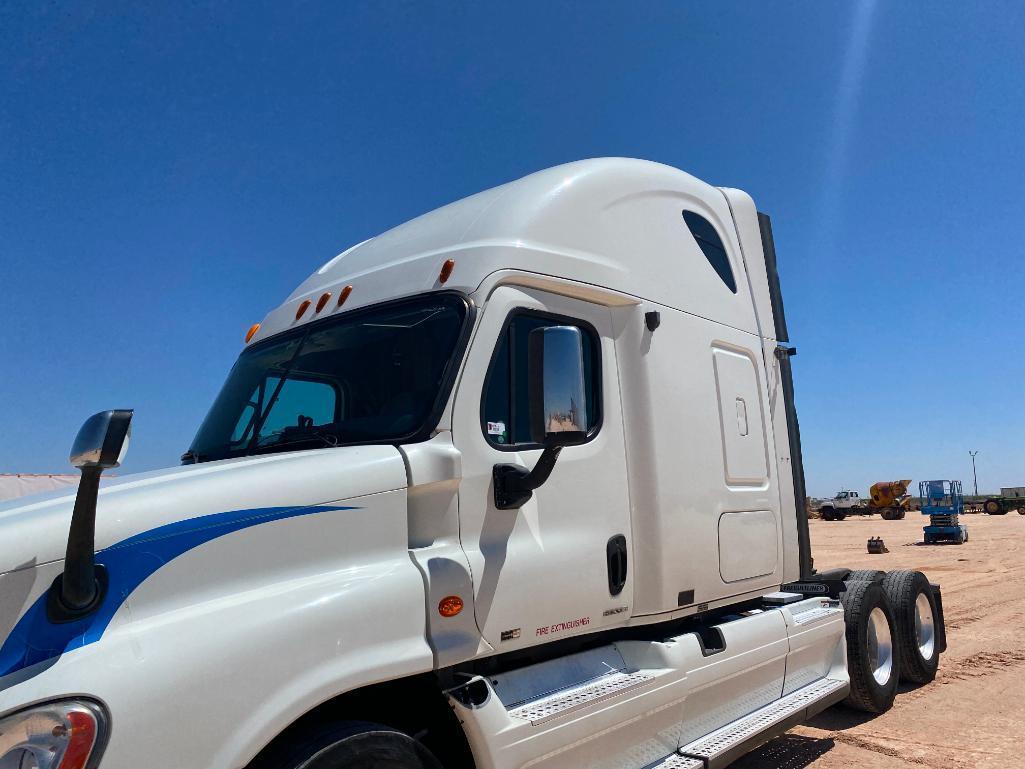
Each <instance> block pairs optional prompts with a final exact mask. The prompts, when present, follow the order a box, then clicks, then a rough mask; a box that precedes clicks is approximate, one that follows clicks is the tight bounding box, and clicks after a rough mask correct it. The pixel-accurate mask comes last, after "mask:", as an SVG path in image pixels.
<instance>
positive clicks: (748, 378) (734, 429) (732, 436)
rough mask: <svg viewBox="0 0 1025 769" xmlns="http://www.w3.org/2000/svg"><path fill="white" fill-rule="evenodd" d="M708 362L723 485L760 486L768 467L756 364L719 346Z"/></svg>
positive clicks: (749, 356) (740, 352)
mask: <svg viewBox="0 0 1025 769" xmlns="http://www.w3.org/2000/svg"><path fill="white" fill-rule="evenodd" d="M712 360H713V363H714V366H715V389H716V393H717V395H718V397H719V429H720V435H721V436H722V447H723V459H724V464H725V473H726V474H725V478H726V484H727V485H729V486H748V485H762V484H764V483H765V482H766V481H767V480H768V474H769V468H768V464H767V457H766V446H765V430H764V429H763V427H762V425H763V424H764V414H763V411H762V397H761V388H760V386H759V376H758V363H757V362H756V360H755V358H754V356H753V354H752V353H751V351H750V350H744V349H740V348H734V347H723V346H715V347H714V348H713V351H712ZM749 412H750V413H749Z"/></svg>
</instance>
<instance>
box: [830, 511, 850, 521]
mask: <svg viewBox="0 0 1025 769" xmlns="http://www.w3.org/2000/svg"><path fill="white" fill-rule="evenodd" d="M846 517H847V511H846V510H834V511H833V520H834V521H842V520H843V519H844V518H846Z"/></svg>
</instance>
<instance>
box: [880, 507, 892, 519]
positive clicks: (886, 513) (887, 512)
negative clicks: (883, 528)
mask: <svg viewBox="0 0 1025 769" xmlns="http://www.w3.org/2000/svg"><path fill="white" fill-rule="evenodd" d="M879 515H880V517H882V519H883V520H884V521H892V520H893V510H891V509H890V508H888V507H884V508H883V509H882V510H880V511H879Z"/></svg>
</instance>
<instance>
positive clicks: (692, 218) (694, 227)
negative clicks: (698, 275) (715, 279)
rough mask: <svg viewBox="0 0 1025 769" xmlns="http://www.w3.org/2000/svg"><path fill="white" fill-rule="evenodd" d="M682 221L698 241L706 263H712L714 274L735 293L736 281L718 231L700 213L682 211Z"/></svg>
mask: <svg viewBox="0 0 1025 769" xmlns="http://www.w3.org/2000/svg"><path fill="white" fill-rule="evenodd" d="M683 221H684V222H686V223H687V228H688V229H689V230H690V234H691V235H693V236H694V240H696V241H697V242H698V248H700V249H701V253H703V254H704V255H705V258H706V259H707V260H708V263H709V264H710V265H712V269H713V270H715V273H716V275H718V276H719V278H720V279H721V280H722V282H723V283H725V284H726V287H727V288H728V289H729V290H730V291H732V292H733V293H734V294H735V293H737V281H736V279H735V278H734V277H733V267H731V266H730V257H729V255H728V254H727V253H726V247H725V246H723V243H722V239H721V238H720V237H719V233H718V232H716V231H715V227H713V226H712V223H711V222H710V221H708V220H707V219H705V218H704V217H703V216H701V215H700V214H696V213H694V212H693V211H684V212H683Z"/></svg>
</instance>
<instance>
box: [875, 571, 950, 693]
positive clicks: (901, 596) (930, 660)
mask: <svg viewBox="0 0 1025 769" xmlns="http://www.w3.org/2000/svg"><path fill="white" fill-rule="evenodd" d="M881 586H882V589H883V592H884V593H885V594H886V598H887V599H888V601H889V603H890V606H891V608H892V610H893V613H894V615H895V618H896V627H897V643H896V648H897V656H898V657H899V658H900V675H901V678H902V679H903V680H904V681H907V682H909V683H915V684H927V683H929V682H930V681H932V680H933V679H934V678H935V677H936V670H937V669H938V668H939V664H940V650H939V635H938V632H937V622H938V618H939V612H938V611H937V608H936V597H935V596H934V595H933V592H932V587H931V586H930V585H929V580H928V579H927V578H926V576H925V575H924V574H922V572H920V571H891V572H890V573H889V574H887V575H886V576H885V577H883V579H882V582H881Z"/></svg>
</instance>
